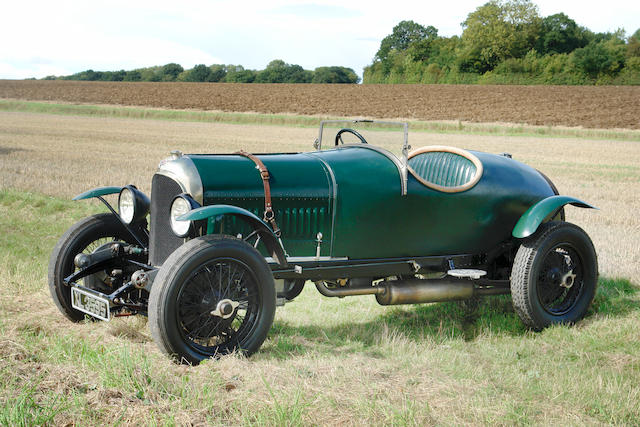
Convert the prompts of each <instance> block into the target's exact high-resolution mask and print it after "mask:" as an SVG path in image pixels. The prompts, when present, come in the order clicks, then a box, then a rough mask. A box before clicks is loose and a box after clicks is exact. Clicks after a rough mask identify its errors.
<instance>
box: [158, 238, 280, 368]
mask: <svg viewBox="0 0 640 427" xmlns="http://www.w3.org/2000/svg"><path fill="white" fill-rule="evenodd" d="M224 301H231V302H233V304H239V305H237V306H234V307H233V308H232V309H231V312H230V313H228V314H226V315H228V316H229V317H228V318H223V317H221V316H220V315H215V314H214V312H215V311H216V310H217V309H219V308H220V307H221V304H223V303H224ZM275 308H276V293H275V286H274V281H273V275H272V274H271V269H270V268H269V266H268V265H267V263H266V261H265V260H264V258H263V257H262V255H260V253H259V252H258V251H257V250H256V249H255V248H254V247H253V246H251V245H249V244H248V243H246V242H244V241H242V240H239V239H236V238H234V237H230V236H219V235H208V236H203V237H198V238H196V239H192V240H190V241H188V242H187V243H185V244H184V245H182V246H180V247H179V248H178V249H176V250H175V251H174V252H173V253H172V254H171V255H170V256H169V258H167V260H166V261H165V263H164V264H163V266H162V268H161V269H160V271H159V272H158V275H157V276H156V278H155V280H154V282H153V286H152V287H151V295H150V298H149V327H150V329H151V335H152V336H153V339H154V341H155V342H156V344H157V345H158V347H159V348H160V350H162V351H163V352H164V353H166V354H168V355H169V356H171V357H173V358H174V359H175V360H176V361H178V362H180V363H190V364H198V363H199V362H201V361H202V360H204V359H208V358H211V357H216V356H220V355H224V354H228V353H231V352H234V351H239V352H241V353H243V354H245V355H250V354H252V353H254V352H255V351H256V350H258V348H260V346H261V345H262V343H263V342H264V340H265V338H266V337H267V333H268V332H269V329H270V328H271V325H272V323H273V318H274V315H275Z"/></svg>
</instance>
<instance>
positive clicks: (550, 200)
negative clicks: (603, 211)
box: [511, 196, 598, 239]
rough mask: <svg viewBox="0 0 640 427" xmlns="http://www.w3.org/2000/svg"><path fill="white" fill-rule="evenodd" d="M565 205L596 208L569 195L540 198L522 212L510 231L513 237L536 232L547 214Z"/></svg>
mask: <svg viewBox="0 0 640 427" xmlns="http://www.w3.org/2000/svg"><path fill="white" fill-rule="evenodd" d="M565 205H573V206H578V207H580V208H589V209H598V208H596V207H595V206H591V205H590V204H588V203H585V202H583V201H582V200H579V199H576V198H575V197H569V196H551V197H547V198H546V199H542V200H540V201H539V202H538V203H536V204H534V205H532V206H531V207H530V208H529V209H527V211H526V212H525V213H523V214H522V216H521V217H520V219H519V220H518V222H517V223H516V226H515V227H513V232H512V233H511V234H512V235H513V237H516V238H518V239H524V238H525V237H529V236H531V235H532V234H533V233H535V232H536V230H537V229H538V227H539V226H540V224H541V223H542V221H544V219H545V218H547V217H548V216H553V215H555V213H556V212H558V210H559V209H560V208H562V207H563V206H565Z"/></svg>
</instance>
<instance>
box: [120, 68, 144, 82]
mask: <svg viewBox="0 0 640 427" xmlns="http://www.w3.org/2000/svg"><path fill="white" fill-rule="evenodd" d="M123 80H124V81H125V82H139V81H140V80H142V73H140V70H131V71H127V72H126V74H125V76H124V79H123Z"/></svg>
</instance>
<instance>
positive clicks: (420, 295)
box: [376, 279, 474, 305]
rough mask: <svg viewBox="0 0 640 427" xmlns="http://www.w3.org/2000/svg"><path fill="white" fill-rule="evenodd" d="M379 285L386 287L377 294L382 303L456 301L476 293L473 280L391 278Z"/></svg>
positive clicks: (377, 298) (379, 302)
mask: <svg viewBox="0 0 640 427" xmlns="http://www.w3.org/2000/svg"><path fill="white" fill-rule="evenodd" d="M378 286H379V287H382V288H384V293H379V294H376V300H377V301H378V304H380V305H398V304H421V303H427V302H443V301H456V300H464V299H469V298H471V297H473V295H474V289H473V288H474V286H473V282H472V281H471V280H439V279H431V280H423V279H406V280H390V281H384V282H380V283H379V284H378Z"/></svg>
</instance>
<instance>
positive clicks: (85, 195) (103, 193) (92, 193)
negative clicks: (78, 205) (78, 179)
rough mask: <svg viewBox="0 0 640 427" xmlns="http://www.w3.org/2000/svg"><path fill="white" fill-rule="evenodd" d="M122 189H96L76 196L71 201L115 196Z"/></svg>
mask: <svg viewBox="0 0 640 427" xmlns="http://www.w3.org/2000/svg"><path fill="white" fill-rule="evenodd" d="M123 188H124V187H98V188H94V189H92V190H87V191H85V192H84V193H82V194H78V195H77V196H76V197H74V198H73V199H72V200H84V199H91V198H92V197H100V196H106V195H107V194H116V193H119V192H120V191H122V189H123Z"/></svg>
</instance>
